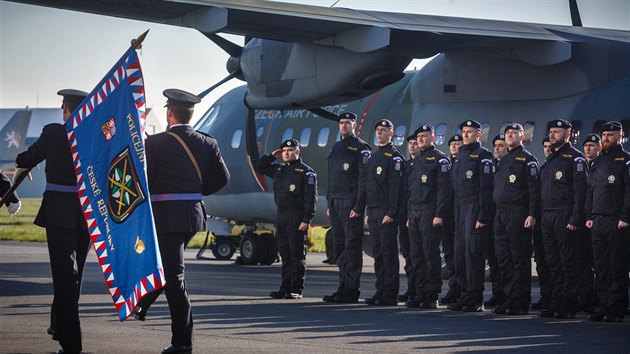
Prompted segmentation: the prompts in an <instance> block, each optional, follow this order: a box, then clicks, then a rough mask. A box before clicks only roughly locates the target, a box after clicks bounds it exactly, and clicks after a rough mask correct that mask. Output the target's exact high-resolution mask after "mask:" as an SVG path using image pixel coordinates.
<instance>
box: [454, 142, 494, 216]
mask: <svg viewBox="0 0 630 354" xmlns="http://www.w3.org/2000/svg"><path fill="white" fill-rule="evenodd" d="M493 170H494V167H493V164H492V153H491V152H490V151H488V149H486V148H484V147H482V146H481V144H480V143H479V142H476V143H470V144H466V145H462V146H460V147H459V150H458V153H457V157H456V158H455V161H454V162H453V168H452V170H451V180H452V182H453V193H454V195H455V205H460V204H465V203H470V202H472V201H476V202H478V203H479V217H478V219H477V221H479V222H480V223H482V224H489V223H490V222H491V221H492V219H491V217H492V209H493V207H494V206H493V205H492V190H493V179H494V177H493V172H494V171H493Z"/></svg>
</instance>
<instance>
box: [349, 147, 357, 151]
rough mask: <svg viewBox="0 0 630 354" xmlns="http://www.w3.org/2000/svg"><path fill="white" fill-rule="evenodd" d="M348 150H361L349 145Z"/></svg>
mask: <svg viewBox="0 0 630 354" xmlns="http://www.w3.org/2000/svg"><path fill="white" fill-rule="evenodd" d="M348 150H352V151H357V150H359V148H357V147H354V146H348Z"/></svg>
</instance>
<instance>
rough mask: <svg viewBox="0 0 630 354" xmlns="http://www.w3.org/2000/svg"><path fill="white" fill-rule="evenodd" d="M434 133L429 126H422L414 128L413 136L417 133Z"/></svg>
mask: <svg viewBox="0 0 630 354" xmlns="http://www.w3.org/2000/svg"><path fill="white" fill-rule="evenodd" d="M434 131H435V130H434V129H433V126H432V125H431V124H422V125H419V126H418V127H417V128H416V130H415V131H414V132H413V135H418V134H419V133H422V132H431V133H433V132H434Z"/></svg>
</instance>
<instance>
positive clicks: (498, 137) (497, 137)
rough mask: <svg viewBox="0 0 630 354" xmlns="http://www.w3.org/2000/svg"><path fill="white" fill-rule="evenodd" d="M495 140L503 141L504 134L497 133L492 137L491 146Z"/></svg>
mask: <svg viewBox="0 0 630 354" xmlns="http://www.w3.org/2000/svg"><path fill="white" fill-rule="evenodd" d="M497 140H503V141H505V134H499V135H497V136H495V137H494V139H492V146H494V143H495V142H496V141H497Z"/></svg>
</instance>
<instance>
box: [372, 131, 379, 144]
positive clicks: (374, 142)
mask: <svg viewBox="0 0 630 354" xmlns="http://www.w3.org/2000/svg"><path fill="white" fill-rule="evenodd" d="M372 145H374V146H378V140H376V131H374V141H373V142H372Z"/></svg>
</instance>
